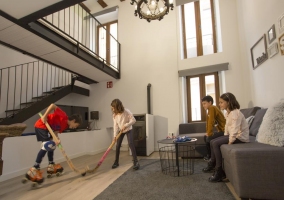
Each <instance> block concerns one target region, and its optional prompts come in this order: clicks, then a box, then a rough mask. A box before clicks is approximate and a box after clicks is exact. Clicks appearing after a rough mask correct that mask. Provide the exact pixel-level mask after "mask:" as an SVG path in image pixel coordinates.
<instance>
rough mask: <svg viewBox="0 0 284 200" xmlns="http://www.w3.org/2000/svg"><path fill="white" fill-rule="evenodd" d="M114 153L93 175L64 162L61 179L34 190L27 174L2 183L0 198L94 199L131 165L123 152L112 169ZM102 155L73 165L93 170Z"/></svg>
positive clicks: (10, 199)
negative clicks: (118, 162) (84, 173)
mask: <svg viewBox="0 0 284 200" xmlns="http://www.w3.org/2000/svg"><path fill="white" fill-rule="evenodd" d="M114 153H115V152H114V151H111V152H110V153H109V155H108V156H107V158H106V159H105V161H104V162H103V164H102V165H101V166H100V168H99V169H98V170H97V171H96V172H95V173H94V174H87V175H86V176H84V177H82V176H81V175H78V174H76V173H74V172H72V171H71V170H70V168H69V167H68V165H67V163H66V162H63V163H61V164H62V166H63V167H64V169H65V170H64V171H65V173H64V174H63V175H62V176H60V177H56V176H54V177H52V178H49V179H47V178H45V181H44V183H43V184H42V185H41V186H40V187H36V188H32V187H31V185H32V184H31V182H27V183H26V184H22V183H21V180H22V178H23V177H24V175H23V176H20V177H16V178H13V179H10V180H7V181H4V182H0V199H3V200H15V199H16V200H39V199H40V200H50V199H60V200H65V199H66V200H67V199H68V200H73V199H81V200H92V199H94V198H95V197H96V196H97V195H98V194H100V193H101V192H102V191H103V190H104V189H105V188H107V187H108V186H109V185H110V184H111V183H112V182H114V181H115V180H116V179H117V178H118V177H119V176H121V175H122V174H123V173H124V172H125V171H126V170H128V169H129V168H130V167H131V166H132V156H130V155H129V154H128V152H121V154H120V166H119V167H118V168H116V169H111V166H112V164H113V161H114ZM102 155H103V153H101V154H97V155H92V156H89V155H86V156H81V157H79V158H76V159H73V160H72V162H73V163H74V165H75V166H76V167H77V168H85V166H86V165H89V167H90V168H94V167H95V166H96V164H97V163H98V161H99V160H100V158H101V156H102ZM45 159H47V158H45ZM139 159H159V153H158V152H154V153H153V154H152V155H151V156H149V157H144V156H143V157H139ZM42 167H43V166H42ZM43 171H44V176H46V168H43ZM227 186H228V187H229V189H230V190H231V192H232V193H233V195H234V196H235V197H236V195H235V194H234V191H232V190H233V189H232V187H231V186H230V183H227ZM230 187H231V188H230ZM236 199H238V198H236Z"/></svg>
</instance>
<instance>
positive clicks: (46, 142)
mask: <svg viewBox="0 0 284 200" xmlns="http://www.w3.org/2000/svg"><path fill="white" fill-rule="evenodd" d="M52 112H53V113H52ZM45 122H48V124H49V125H50V127H51V128H52V130H53V131H54V134H55V135H56V136H57V138H58V140H59V143H60V139H59V137H58V133H62V132H63V131H64V130H65V129H67V128H68V127H69V128H70V129H75V128H77V127H78V126H79V125H80V124H81V123H82V117H81V116H80V115H78V114H74V115H72V116H70V117H68V116H67V115H66V113H65V112H64V111H62V110H61V109H60V108H59V107H57V106H56V105H55V104H51V105H50V106H49V107H48V108H47V110H46V112H45V113H44V115H43V116H42V117H41V118H40V119H39V120H37V121H36V123H35V132H36V137H37V141H40V142H42V144H41V149H40V151H39V152H38V155H37V158H36V162H35V164H34V166H33V167H32V168H31V169H30V170H29V171H28V172H27V173H26V179H28V180H30V181H32V182H37V183H42V182H43V180H44V178H43V177H42V172H41V171H40V163H41V161H42V159H43V157H44V156H45V154H46V152H47V156H48V161H49V165H48V168H47V173H48V177H51V174H57V175H59V174H60V173H62V172H63V168H62V167H61V166H60V164H55V163H54V162H53V154H54V152H53V151H54V150H55V148H56V145H58V144H59V143H55V142H54V141H53V140H52V136H51V134H50V133H49V131H48V130H47V128H46V126H45Z"/></svg>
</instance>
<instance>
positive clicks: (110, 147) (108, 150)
mask: <svg viewBox="0 0 284 200" xmlns="http://www.w3.org/2000/svg"><path fill="white" fill-rule="evenodd" d="M121 134H122V131H120V132H119V133H118V135H117V136H116V137H115V140H113V141H112V143H111V145H110V146H109V147H108V149H107V150H106V152H105V153H104V155H103V156H102V157H101V159H100V161H99V163H98V164H97V166H96V167H95V168H94V169H89V166H87V168H88V171H87V172H88V173H94V172H95V171H96V170H97V169H98V168H99V167H100V166H101V164H102V163H103V162H104V160H105V158H106V156H107V155H108V153H109V152H110V150H111V149H112V147H113V145H114V144H115V143H116V141H117V139H118V138H119V137H120V136H121Z"/></svg>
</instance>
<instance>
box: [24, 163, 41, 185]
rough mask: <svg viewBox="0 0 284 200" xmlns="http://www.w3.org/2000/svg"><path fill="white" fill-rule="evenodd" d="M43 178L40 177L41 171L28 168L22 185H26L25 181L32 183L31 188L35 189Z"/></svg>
mask: <svg viewBox="0 0 284 200" xmlns="http://www.w3.org/2000/svg"><path fill="white" fill-rule="evenodd" d="M43 180H44V178H43V177H42V171H40V169H37V168H35V167H32V168H30V170H29V171H28V172H27V173H26V175H25V178H24V179H22V183H24V184H25V183H27V181H31V182H32V187H36V186H38V185H40V184H42V183H43Z"/></svg>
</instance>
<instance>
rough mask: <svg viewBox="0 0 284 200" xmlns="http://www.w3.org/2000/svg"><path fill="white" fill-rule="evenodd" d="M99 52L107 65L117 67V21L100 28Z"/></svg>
mask: <svg viewBox="0 0 284 200" xmlns="http://www.w3.org/2000/svg"><path fill="white" fill-rule="evenodd" d="M109 33H110V34H109ZM97 52H98V54H99V56H100V57H101V58H103V59H105V60H106V62H107V63H110V64H111V65H113V66H114V67H117V60H118V59H117V56H118V45H117V21H114V22H110V23H106V24H103V25H101V26H98V49H97Z"/></svg>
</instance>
